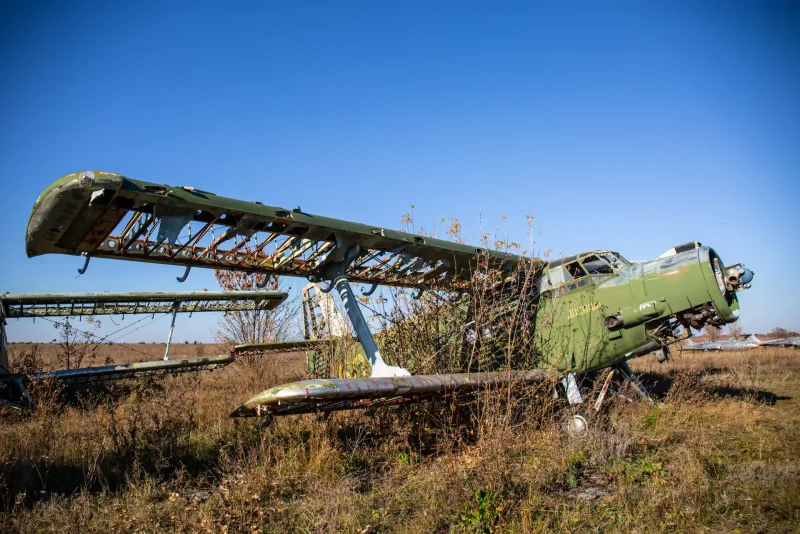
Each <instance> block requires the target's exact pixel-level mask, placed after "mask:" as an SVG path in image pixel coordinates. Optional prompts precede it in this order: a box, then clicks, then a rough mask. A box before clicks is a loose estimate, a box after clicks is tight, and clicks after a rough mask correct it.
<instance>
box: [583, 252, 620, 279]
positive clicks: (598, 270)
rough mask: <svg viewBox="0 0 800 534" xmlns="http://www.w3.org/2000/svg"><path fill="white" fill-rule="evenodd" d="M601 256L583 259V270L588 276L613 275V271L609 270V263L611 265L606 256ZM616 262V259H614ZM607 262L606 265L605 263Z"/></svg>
mask: <svg viewBox="0 0 800 534" xmlns="http://www.w3.org/2000/svg"><path fill="white" fill-rule="evenodd" d="M602 256H603V258H606V259H603V258H601V256H596V255H591V256H587V257H585V258H584V259H583V268H584V269H586V272H587V273H589V274H614V269H612V268H611V266H610V265H609V263H611V261H610V259H611V258H609V257H608V256H609V255H608V254H603V255H602ZM614 261H616V258H614ZM606 262H608V263H606Z"/></svg>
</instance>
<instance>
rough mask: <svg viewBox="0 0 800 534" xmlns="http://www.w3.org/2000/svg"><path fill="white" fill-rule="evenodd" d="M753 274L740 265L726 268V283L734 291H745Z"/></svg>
mask: <svg viewBox="0 0 800 534" xmlns="http://www.w3.org/2000/svg"><path fill="white" fill-rule="evenodd" d="M754 275H755V273H754V272H753V271H751V270H750V269H748V268H747V267H745V266H744V265H742V264H737V265H734V266H732V267H728V282H729V283H730V285H731V287H732V288H733V290H734V291H739V290H742V289H747V288H748V287H750V282H752V281H753V276H754Z"/></svg>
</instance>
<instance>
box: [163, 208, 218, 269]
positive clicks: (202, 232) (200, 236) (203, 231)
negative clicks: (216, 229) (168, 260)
mask: <svg viewBox="0 0 800 534" xmlns="http://www.w3.org/2000/svg"><path fill="white" fill-rule="evenodd" d="M217 219H218V217H214V218H213V219H212V220H211V221H209V222H207V223H206V224H205V226H203V227H202V228H201V229H200V231H199V232H197V233H196V234H195V235H194V237H190V238H189V239H188V240H187V241H186V243H184V244H183V245H181V246H180V247H179V248H178V249H177V250H176V251H175V253H174V254H173V255H172V258H173V259H174V258H176V257H177V256H178V254H180V253H181V252H183V249H185V248H187V247H190V250H191V252H192V255H194V247H195V246H196V245H197V243H198V242H199V241H200V240H201V239H203V236H204V235H206V234H207V233H208V231H209V230H210V229H211V228H212V227H213V226H214V223H216V222H217Z"/></svg>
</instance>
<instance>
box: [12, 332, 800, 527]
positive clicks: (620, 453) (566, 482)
mask: <svg viewBox="0 0 800 534" xmlns="http://www.w3.org/2000/svg"><path fill="white" fill-rule="evenodd" d="M140 347H143V345H137V348H140ZM144 347H150V346H149V345H144ZM156 347H157V346H154V348H153V349H152V350H153V351H154V352H155V353H157V352H158V348H156ZM161 350H162V351H163V346H162V347H161ZM206 350H207V351H208V352H206V353H207V354H211V353H212V352H213V351H211V350H208V348H207V349H206ZM162 353H163V352H162ZM104 356H105V355H104ZM154 356H155V357H158V355H156V354H154ZM798 357H800V354H798V353H797V352H796V351H794V352H793V351H792V350H790V349H757V350H753V351H749V352H742V353H720V354H712V353H703V354H694V353H692V354H690V353H685V354H683V355H681V356H679V357H676V359H675V360H674V361H673V362H671V363H668V364H664V365H659V364H657V363H655V362H654V360H650V359H640V360H638V361H635V362H633V363H634V367H635V369H636V370H637V372H639V373H641V374H642V375H643V376H644V377H645V379H646V381H647V382H648V383H650V384H652V385H654V386H655V387H654V389H656V390H657V391H658V393H659V394H660V396H661V399H662V401H663V405H662V406H661V407H659V408H651V407H650V406H648V405H646V404H643V403H628V402H625V401H623V400H613V401H612V402H610V404H609V406H608V409H607V410H606V411H605V412H604V413H603V414H602V415H601V416H599V417H597V418H596V420H594V421H593V424H592V430H591V432H590V435H589V436H588V437H586V438H582V439H574V438H569V437H567V436H566V435H564V433H563V432H562V431H561V429H560V424H559V423H560V417H562V416H563V412H560V411H555V412H553V411H552V410H550V409H549V407H548V403H546V402H539V401H538V400H536V399H540V400H541V399H543V398H545V397H546V392H545V393H541V394H539V395H538V396H536V397H535V399H533V400H532V401H531V402H530V403H529V404H527V405H526V406H527V408H526V409H527V410H529V412H530V414H529V415H530V416H529V417H519V418H514V419H508V418H504V417H500V416H498V415H497V414H496V413H495V412H494V411H493V410H494V409H495V408H494V407H496V406H498V405H497V404H495V403H494V401H493V400H492V399H486V398H481V399H480V400H479V403H478V405H477V406H476V403H473V404H471V405H469V406H468V408H469V409H464V408H463V407H459V406H456V405H453V404H449V403H445V402H442V403H433V404H422V405H415V406H410V407H405V408H402V409H399V410H398V409H381V410H378V412H377V413H376V414H374V415H373V416H370V415H368V414H366V413H364V412H351V413H337V414H334V415H333V416H331V417H330V418H329V419H321V418H317V417H315V416H313V415H305V416H296V417H290V418H278V419H277V420H276V421H275V422H274V423H273V425H272V426H270V427H269V428H268V429H266V430H262V429H260V428H258V426H257V425H256V424H254V422H253V421H233V420H230V419H229V418H228V414H229V413H230V411H231V410H233V408H235V407H236V406H237V405H238V404H240V403H242V402H243V401H245V400H246V399H247V398H248V397H249V396H250V395H252V394H254V393H256V392H257V391H258V390H260V389H263V388H265V387H267V386H269V385H272V384H274V383H277V382H281V381H286V380H291V379H294V378H296V377H297V376H298V375H299V374H300V373H301V370H302V367H303V363H304V362H303V361H302V359H301V357H299V356H294V357H290V358H289V361H288V362H287V361H286V360H282V359H280V358H273V359H262V360H254V361H252V362H238V363H237V364H235V366H230V367H228V368H226V369H224V370H221V371H215V372H213V373H205V374H202V375H195V376H184V377H177V378H168V379H165V380H162V381H158V382H147V381H144V382H138V383H136V384H135V385H133V386H124V385H122V384H120V385H117V386H115V387H116V388H117V389H115V390H114V391H113V392H112V393H113V394H112V395H109V394H104V395H96V396H94V397H90V398H86V397H84V398H83V399H82V400H80V401H79V402H77V403H71V404H68V405H66V406H65V405H62V404H61V403H59V402H57V399H56V396H57V395H58V392H57V391H52V390H49V389H43V390H42V391H38V392H36V393H37V396H38V402H37V408H36V410H35V411H33V412H32V413H30V414H23V415H20V414H13V413H10V412H4V414H3V417H4V418H3V421H2V423H1V424H0V476H2V479H1V482H2V486H0V490H1V491H2V499H3V500H2V506H3V510H4V511H3V513H2V515H0V530H2V531H4V532H49V531H53V532H55V531H58V532H153V531H174V532H224V531H228V532H254V531H255V532H353V533H356V532H361V533H366V532H386V533H389V532H547V531H556V530H557V531H566V532H667V531H670V532H671V531H675V530H678V531H687V532H694V531H700V530H711V531H725V532H732V531H735V530H736V529H739V530H740V531H742V532H751V531H752V532H765V531H787V532H794V531H796V529H797V527H798V524H800V509H799V508H798V502H800V462H798V461H797V451H798V450H800V418H799V416H798V414H799V413H800V412H799V411H798V410H797V407H798V406H797V402H798V401H797V399H798V395H800V363H799V358H798ZM143 359H144V358H143ZM481 403H482V404H481ZM520 409H521V408H520ZM500 412H502V410H499V411H498V412H497V413H500Z"/></svg>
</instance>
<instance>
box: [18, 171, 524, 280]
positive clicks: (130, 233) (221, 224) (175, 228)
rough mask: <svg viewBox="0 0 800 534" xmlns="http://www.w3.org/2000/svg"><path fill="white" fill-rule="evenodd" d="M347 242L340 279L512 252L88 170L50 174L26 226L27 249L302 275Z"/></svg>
mask: <svg viewBox="0 0 800 534" xmlns="http://www.w3.org/2000/svg"><path fill="white" fill-rule="evenodd" d="M356 244H357V245H359V246H360V254H359V255H358V256H357V257H356V259H355V260H354V261H353V262H352V264H350V266H349V267H348V270H347V273H346V274H347V278H348V280H350V281H352V282H360V283H368V284H382V285H390V286H401V287H414V288H424V289H429V288H433V289H442V288H455V289H459V288H464V287H465V286H466V285H467V284H468V282H469V279H470V276H471V273H472V271H473V270H474V269H475V268H476V267H477V265H478V262H479V261H481V262H484V263H485V266H486V267H488V268H491V269H495V268H497V269H509V270H510V269H512V268H513V267H514V266H515V265H516V264H517V263H518V262H519V261H520V260H521V259H522V258H521V257H520V256H517V255H514V254H507V253H501V252H496V251H487V250H484V249H478V248H475V247H472V246H469V245H465V244H460V243H453V242H450V241H445V240H441V239H434V238H430V237H425V236H419V235H413V234H408V233H404V232H398V231H395V230H390V229H387V228H382V227H378V226H370V225H366V224H360V223H354V222H349V221H343V220H339V219H332V218H328V217H321V216H318V215H312V214H310V213H306V212H304V211H302V210H301V209H300V208H299V207H298V208H296V209H285V208H281V207H274V206H267V205H264V204H262V203H260V202H257V201H252V202H247V201H242V200H235V199H231V198H226V197H222V196H218V195H215V194H213V193H209V192H207V191H201V190H199V189H195V188H193V187H189V186H169V185H162V184H156V183H151V182H144V181H141V180H133V179H130V178H126V177H124V176H121V175H119V174H113V173H106V172H93V171H87V172H81V173H75V174H70V175H67V176H65V177H63V178H61V179H59V180H57V181H56V182H54V183H53V184H51V185H50V186H49V187H48V188H47V189H46V190H45V191H44V192H43V193H42V194H41V196H40V197H39V199H38V200H37V201H36V204H35V205H34V208H33V212H32V213H31V216H30V220H29V221H28V228H27V232H26V250H27V253H28V256H29V257H32V256H38V255H40V254H50V253H58V254H72V255H81V254H82V255H86V256H89V257H104V258H116V259H127V260H134V261H144V262H153V263H164V264H171V265H179V266H184V267H208V268H214V269H226V270H234V271H244V272H252V273H264V274H279V275H289V276H302V277H308V276H310V275H313V274H314V273H316V272H318V271H319V270H320V268H321V267H323V266H324V265H325V264H326V262H329V261H338V260H341V259H342V258H343V257H344V255H345V252H347V250H348V248H349V247H351V246H353V245H356ZM481 265H483V263H482V264H481Z"/></svg>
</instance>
